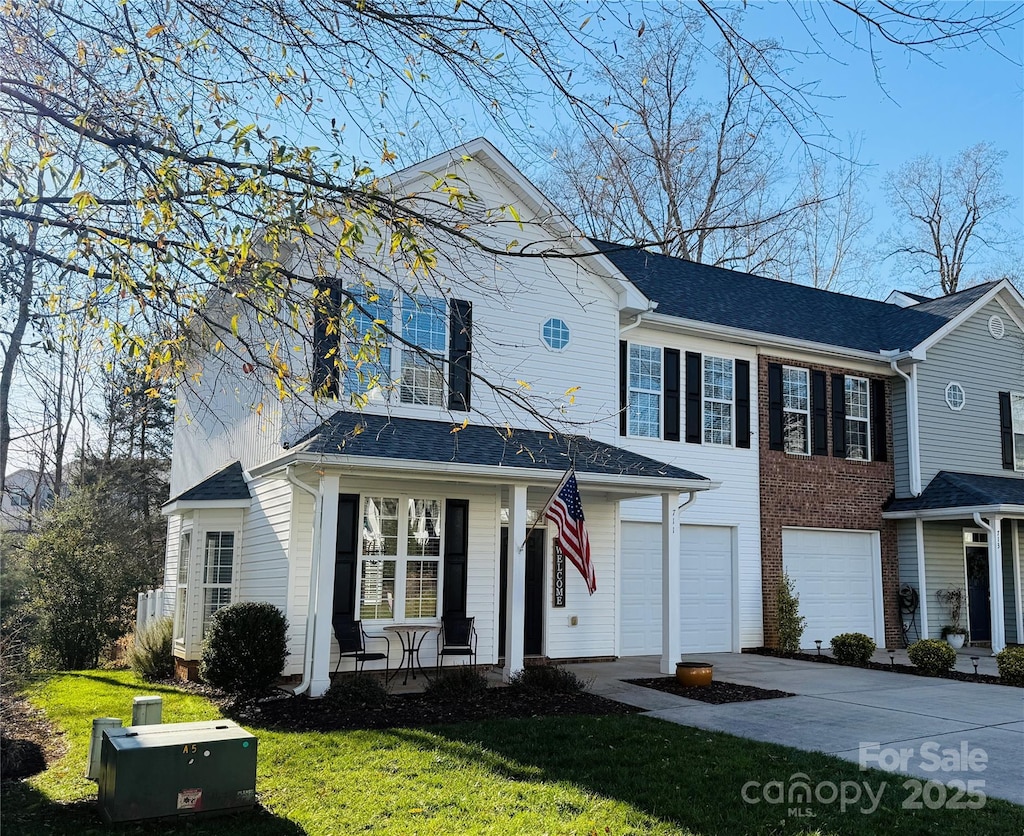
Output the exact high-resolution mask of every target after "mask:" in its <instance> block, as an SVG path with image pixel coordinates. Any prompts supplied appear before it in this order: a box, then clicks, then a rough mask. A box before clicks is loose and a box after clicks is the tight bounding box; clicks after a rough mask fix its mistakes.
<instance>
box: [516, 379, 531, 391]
mask: <svg viewBox="0 0 1024 836" xmlns="http://www.w3.org/2000/svg"><path fill="white" fill-rule="evenodd" d="M516 384H517V385H518V386H519V387H520V388H521V389H531V388H533V387H531V386H530V384H529V383H527V382H526V381H525V380H517V381H516Z"/></svg>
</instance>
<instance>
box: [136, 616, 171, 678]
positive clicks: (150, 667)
mask: <svg viewBox="0 0 1024 836" xmlns="http://www.w3.org/2000/svg"><path fill="white" fill-rule="evenodd" d="M128 664H129V665H131V668H132V670H133V671H135V673H137V674H138V675H139V676H141V677H142V678H143V679H145V680H147V681H149V682H152V681H154V680H157V679H170V678H171V676H172V675H173V674H174V620H173V619H171V618H159V619H157V620H156V621H154V622H153V623H152V624H149V625H147V626H146V627H145V628H143V630H142V632H141V633H139V634H138V636H136V637H135V645H134V646H133V647H132V648H131V649H130V650H129V651H128Z"/></svg>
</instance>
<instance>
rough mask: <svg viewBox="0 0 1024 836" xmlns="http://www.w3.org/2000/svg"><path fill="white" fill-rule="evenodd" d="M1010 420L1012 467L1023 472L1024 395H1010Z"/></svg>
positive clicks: (1018, 393)
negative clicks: (1011, 429)
mask: <svg viewBox="0 0 1024 836" xmlns="http://www.w3.org/2000/svg"><path fill="white" fill-rule="evenodd" d="M1010 419H1011V422H1012V427H1013V451H1014V452H1013V467H1014V469H1015V470H1024V393H1022V392H1011V393H1010Z"/></svg>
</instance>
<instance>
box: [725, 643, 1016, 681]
mask: <svg viewBox="0 0 1024 836" xmlns="http://www.w3.org/2000/svg"><path fill="white" fill-rule="evenodd" d="M743 652H744V653H755V654H757V655H758V656H775V657H777V658H779V659H798V660H799V661H801V662H820V663H822V664H826V665H841V664H843V663H842V662H840V661H839V660H838V659H836V658H834V657H833V656H831V655H828V654H824V653H823V654H822V655H821V656H819V655H818V654H817V653H783V652H782V651H781V650H775V649H773V648H770V647H745V648H743ZM979 655H980V654H979ZM847 667H850V666H847ZM854 667H858V668H868V669H869V670H873V671H892V672H894V673H908V674H911V675H913V676H930V677H931V678H933V679H955V680H958V681H959V682H981V683H984V684H986V685H1006V686H1007V687H1009V688H1020V687H1022V686H1020V685H1014V684H1012V683H1010V682H1006V681H1005V680H1003V679H1000V678H999V677H998V676H992V675H991V674H986V673H964V672H963V671H946V672H945V673H929V672H928V671H923V670H921V669H920V668H918V667H915V666H914V665H901V664H899V663H897V664H895V665H890V664H889V663H888V662H867V663H866V664H863V665H856V666H854Z"/></svg>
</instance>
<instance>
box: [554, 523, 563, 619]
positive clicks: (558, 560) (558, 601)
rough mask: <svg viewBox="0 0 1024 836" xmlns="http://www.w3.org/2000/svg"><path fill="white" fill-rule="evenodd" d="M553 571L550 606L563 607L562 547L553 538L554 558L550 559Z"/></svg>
mask: <svg viewBox="0 0 1024 836" xmlns="http://www.w3.org/2000/svg"><path fill="white" fill-rule="evenodd" d="M551 565H552V567H553V569H552V571H553V572H554V577H553V578H552V583H551V590H552V597H553V598H554V601H553V602H552V604H551V606H553V607H564V606H565V555H564V554H562V547H561V546H560V545H559V543H558V540H555V559H554V560H552V561H551Z"/></svg>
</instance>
